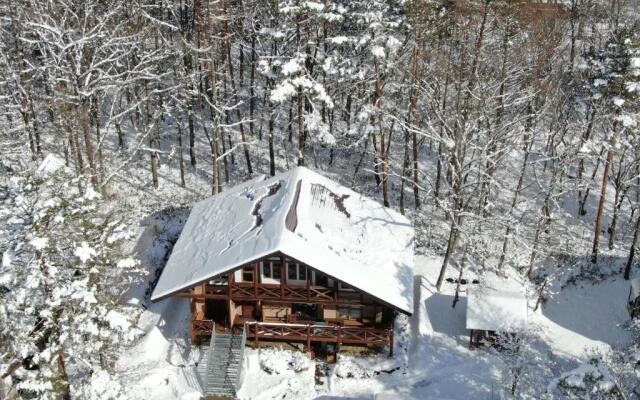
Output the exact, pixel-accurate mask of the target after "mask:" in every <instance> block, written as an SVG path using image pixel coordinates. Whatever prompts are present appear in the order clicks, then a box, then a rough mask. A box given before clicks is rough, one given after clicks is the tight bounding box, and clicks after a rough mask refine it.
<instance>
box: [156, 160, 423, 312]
mask: <svg viewBox="0 0 640 400" xmlns="http://www.w3.org/2000/svg"><path fill="white" fill-rule="evenodd" d="M413 247H414V229H413V225H412V223H411V221H410V220H409V219H407V218H406V217H404V216H403V215H401V214H399V213H397V212H395V211H393V210H391V209H389V208H386V207H383V206H382V205H381V204H380V203H378V202H376V201H374V200H372V199H370V198H368V197H366V196H363V195H361V194H358V193H356V192H354V191H353V190H351V189H348V188H346V187H344V186H341V185H339V184H337V183H336V182H334V181H332V180H330V179H328V178H325V177H324V176H322V175H320V174H317V173H315V172H313V171H310V170H308V169H306V168H304V167H298V168H295V169H292V170H290V171H288V172H285V173H282V174H279V175H276V176H274V177H271V178H268V179H267V178H266V177H264V176H260V177H257V178H255V179H253V180H250V181H248V182H245V183H243V184H241V185H238V186H235V187H233V188H231V189H230V190H228V191H226V192H223V193H220V194H218V195H215V196H212V197H210V198H208V199H206V200H203V201H200V202H198V203H196V204H195V205H194V206H193V209H192V210H191V214H190V215H189V219H188V220H187V223H186V225H185V227H184V229H183V231H182V233H181V235H180V238H179V239H178V241H177V242H176V244H175V246H174V248H173V251H172V253H171V257H170V258H169V261H168V262H167V265H166V266H165V268H164V271H163V272H162V275H161V277H160V280H159V281H158V284H157V285H156V288H155V290H154V292H153V296H152V300H154V301H155V300H159V299H161V298H164V297H167V296H169V295H171V294H173V293H176V292H177V291H180V290H183V289H186V288H189V287H192V286H194V285H196V284H198V283H201V282H204V281H206V280H208V279H210V278H212V277H214V276H216V275H220V274H223V273H225V272H228V271H230V270H233V269H236V268H237V267H239V266H241V265H245V264H247V263H250V262H251V261H253V260H256V259H258V258H261V257H264V256H267V255H270V254H273V253H277V252H282V253H284V254H286V255H287V256H289V257H291V258H294V259H296V260H298V261H300V262H302V263H305V264H307V265H309V266H311V267H313V268H315V269H317V270H319V271H322V272H324V273H326V274H327V275H329V276H331V277H333V278H336V279H338V280H341V281H343V282H346V283H348V284H349V285H352V286H354V287H356V288H358V289H360V290H361V291H363V292H365V293H367V294H370V295H372V296H374V297H376V298H378V299H380V300H382V301H384V302H386V303H388V304H390V305H392V306H394V307H396V308H398V309H399V310H401V311H404V312H406V313H409V314H411V313H412V309H413V300H412V297H413V296H412V295H413V257H414V254H413Z"/></svg>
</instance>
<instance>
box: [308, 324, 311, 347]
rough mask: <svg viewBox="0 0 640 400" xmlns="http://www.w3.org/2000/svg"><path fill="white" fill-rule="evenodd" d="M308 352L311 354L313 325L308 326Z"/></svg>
mask: <svg viewBox="0 0 640 400" xmlns="http://www.w3.org/2000/svg"><path fill="white" fill-rule="evenodd" d="M307 352H309V353H311V324H307Z"/></svg>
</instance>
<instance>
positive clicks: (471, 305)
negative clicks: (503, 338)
mask: <svg viewBox="0 0 640 400" xmlns="http://www.w3.org/2000/svg"><path fill="white" fill-rule="evenodd" d="M466 325H467V329H474V330H487V331H505V332H515V331H517V330H520V329H524V328H526V327H527V298H526V296H525V295H524V293H523V292H522V291H512V290H509V291H506V290H497V289H494V288H491V287H479V288H472V289H469V291H468V293H467V324H466Z"/></svg>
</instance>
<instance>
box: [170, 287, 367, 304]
mask: <svg viewBox="0 0 640 400" xmlns="http://www.w3.org/2000/svg"><path fill="white" fill-rule="evenodd" d="M179 296H182V297H190V298H193V299H198V300H208V299H211V300H219V299H231V300H233V301H258V300H267V301H280V302H288V303H320V304H345V305H348V304H375V302H374V301H373V299H371V298H368V296H364V295H362V294H360V293H357V292H353V291H340V290H337V289H335V288H329V287H326V286H312V285H306V286H304V285H285V284H269V283H253V282H232V283H231V284H217V285H205V288H204V292H200V293H196V292H194V291H186V292H182V293H180V294H179Z"/></svg>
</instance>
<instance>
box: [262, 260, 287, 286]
mask: <svg viewBox="0 0 640 400" xmlns="http://www.w3.org/2000/svg"><path fill="white" fill-rule="evenodd" d="M281 276H282V274H281V268H280V260H279V259H277V260H267V261H265V262H263V263H262V279H263V282H265V283H279V281H280V277H281Z"/></svg>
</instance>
